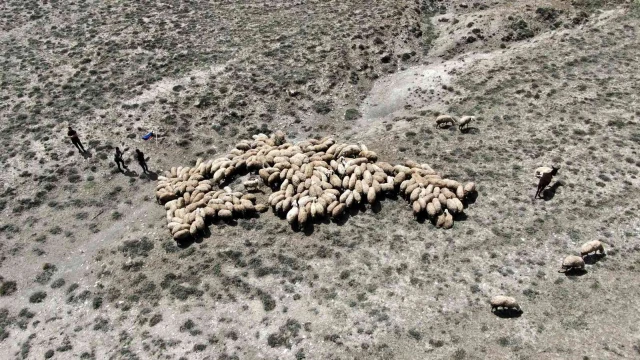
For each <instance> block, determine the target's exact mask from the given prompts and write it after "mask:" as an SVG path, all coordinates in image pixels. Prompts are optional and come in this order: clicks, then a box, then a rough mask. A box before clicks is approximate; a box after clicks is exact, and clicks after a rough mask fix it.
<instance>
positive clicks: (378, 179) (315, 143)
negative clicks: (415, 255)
mask: <svg viewBox="0 0 640 360" xmlns="http://www.w3.org/2000/svg"><path fill="white" fill-rule="evenodd" d="M436 122H437V124H438V126H444V125H445V124H449V125H455V124H456V123H457V121H456V119H454V118H453V117H451V116H447V115H444V116H439V117H438V119H436ZM463 125H464V124H463ZM285 141H286V137H285V134H284V133H283V132H281V131H278V132H276V133H275V134H273V135H272V136H270V137H268V136H267V135H264V134H258V135H254V136H253V140H242V141H240V142H239V143H237V144H236V145H235V148H234V149H233V150H231V151H230V152H229V153H227V154H226V155H224V156H222V157H219V158H217V159H210V160H204V159H198V160H197V161H196V163H195V166H194V167H182V166H181V167H174V168H171V170H170V171H168V172H166V173H165V174H166V176H159V177H158V183H157V185H156V188H155V193H156V198H157V200H158V202H160V203H161V204H165V209H166V210H167V214H166V219H167V224H168V228H169V229H170V231H171V234H172V235H173V236H174V238H175V239H176V240H180V239H187V238H189V237H191V236H195V235H197V234H198V233H200V232H201V231H203V230H204V229H205V227H206V225H205V221H206V222H211V221H212V220H217V219H219V220H225V221H230V220H233V219H234V218H239V217H243V216H247V215H249V214H253V213H255V212H265V211H268V210H269V208H272V209H273V212H274V213H275V214H277V215H278V216H280V217H282V218H286V220H287V221H288V222H289V223H290V224H292V225H297V228H302V227H304V226H305V225H307V224H310V223H311V222H313V221H315V220H317V219H320V218H323V217H332V218H334V219H336V218H340V217H341V216H342V215H343V214H344V213H345V212H347V211H348V209H349V208H351V207H356V206H364V205H365V203H368V204H370V205H372V206H375V204H377V203H378V201H379V199H380V197H381V196H383V194H390V195H391V196H394V195H401V196H402V197H406V198H407V199H408V200H410V203H412V205H413V209H414V211H415V213H416V214H417V215H419V214H423V213H425V212H426V213H427V214H425V215H428V216H429V217H430V218H431V220H432V221H436V220H437V221H436V222H437V224H436V225H437V226H438V227H443V228H445V229H447V228H451V227H452V226H453V216H452V214H458V213H460V212H462V211H463V210H464V204H463V201H464V200H465V198H466V197H467V195H468V193H470V192H475V185H474V184H473V183H470V184H467V185H465V186H463V185H462V184H460V183H459V182H457V181H455V180H452V179H445V178H443V177H442V175H441V174H440V173H437V172H435V171H434V170H433V169H432V168H431V167H430V166H429V165H428V164H421V163H419V162H416V161H412V160H406V161H404V162H402V163H401V164H397V165H395V166H394V165H391V164H389V163H385V162H377V160H378V156H377V154H376V153H375V152H373V151H370V150H369V149H367V147H366V146H365V145H364V144H357V145H356V144H339V143H336V142H335V140H333V139H331V138H324V139H320V140H317V139H309V140H306V141H302V142H298V143H297V144H292V143H286V142H285ZM238 176H246V178H243V181H242V182H241V183H242V185H243V188H242V189H243V190H242V191H234V190H232V189H231V188H230V187H229V186H227V187H224V189H221V187H222V186H224V184H231V183H235V182H234V180H235V178H236V177H238ZM265 185H266V186H268V187H270V188H271V189H272V191H271V194H269V196H268V200H267V199H263V197H262V195H260V194H258V195H254V194H252V193H250V192H254V191H257V192H258V193H260V190H262V189H264V190H267V187H266V186H265ZM258 198H260V201H261V202H262V203H258ZM441 214H442V215H441ZM439 215H441V216H439Z"/></svg>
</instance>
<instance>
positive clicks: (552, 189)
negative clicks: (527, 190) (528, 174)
mask: <svg viewBox="0 0 640 360" xmlns="http://www.w3.org/2000/svg"><path fill="white" fill-rule="evenodd" d="M560 186H564V184H563V183H562V182H561V181H556V182H555V183H554V184H553V185H551V186H549V187H548V188H546V189H544V190H542V198H543V199H544V201H549V200H551V199H553V197H554V196H556V191H557V190H558V188H559V187H560Z"/></svg>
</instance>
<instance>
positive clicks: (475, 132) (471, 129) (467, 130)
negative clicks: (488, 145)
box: [460, 126, 480, 135]
mask: <svg viewBox="0 0 640 360" xmlns="http://www.w3.org/2000/svg"><path fill="white" fill-rule="evenodd" d="M460 132H461V133H463V134H472V135H478V134H480V129H478V128H477V127H474V126H469V127H466V128H464V129H460Z"/></svg>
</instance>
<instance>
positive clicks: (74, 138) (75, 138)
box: [67, 126, 86, 153]
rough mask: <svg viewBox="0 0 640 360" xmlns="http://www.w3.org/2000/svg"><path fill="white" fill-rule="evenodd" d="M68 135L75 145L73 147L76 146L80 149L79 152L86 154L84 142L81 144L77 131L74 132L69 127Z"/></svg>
mask: <svg viewBox="0 0 640 360" xmlns="http://www.w3.org/2000/svg"><path fill="white" fill-rule="evenodd" d="M67 135H68V136H69V138H71V142H72V143H73V145H75V146H76V148H78V151H80V152H81V153H84V152H86V150H85V149H84V146H82V142H80V138H79V137H78V133H77V132H76V131H75V130H73V129H72V128H71V126H69V131H68V132H67Z"/></svg>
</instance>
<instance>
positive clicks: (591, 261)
mask: <svg viewBox="0 0 640 360" xmlns="http://www.w3.org/2000/svg"><path fill="white" fill-rule="evenodd" d="M605 256H607V254H590V255H586V256H584V257H583V259H584V263H585V264H587V265H595V264H596V263H597V262H598V261H600V260H602V259H603V258H604V257H605Z"/></svg>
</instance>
